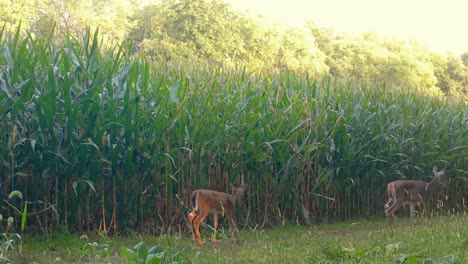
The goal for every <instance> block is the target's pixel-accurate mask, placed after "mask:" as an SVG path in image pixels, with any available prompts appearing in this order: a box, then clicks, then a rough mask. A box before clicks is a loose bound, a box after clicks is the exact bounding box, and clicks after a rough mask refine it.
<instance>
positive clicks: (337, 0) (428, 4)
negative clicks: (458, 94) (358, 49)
mask: <svg viewBox="0 0 468 264" xmlns="http://www.w3.org/2000/svg"><path fill="white" fill-rule="evenodd" d="M225 1H226V2H228V3H230V4H231V5H232V7H233V8H235V9H238V10H240V11H242V12H245V11H247V12H250V13H252V14H261V15H263V16H264V17H265V18H266V19H267V20H269V21H272V22H278V23H284V22H285V23H287V24H291V25H294V26H302V25H304V22H305V21H313V22H315V23H316V24H317V25H319V26H323V27H329V28H331V29H332V30H334V31H335V32H338V33H361V32H370V31H372V32H375V33H377V34H379V35H383V36H395V37H398V38H400V39H404V40H407V39H415V40H417V41H418V42H420V43H421V44H422V45H424V46H426V47H428V48H430V49H432V50H434V51H438V52H442V53H445V52H449V51H451V52H454V53H456V54H458V55H460V54H462V53H463V52H464V51H468V0H225Z"/></svg>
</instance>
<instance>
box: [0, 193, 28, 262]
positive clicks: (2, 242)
mask: <svg viewBox="0 0 468 264" xmlns="http://www.w3.org/2000/svg"><path fill="white" fill-rule="evenodd" d="M14 197H18V198H19V199H21V200H22V199H23V194H22V193H21V192H20V191H12V192H11V193H10V195H9V196H8V200H6V199H3V201H4V202H5V203H6V204H7V205H8V206H9V207H10V208H12V209H13V210H14V211H15V212H17V213H18V214H20V215H21V216H22V217H21V232H23V231H24V228H25V226H26V216H27V209H28V205H27V203H24V209H23V211H22V212H21V211H20V210H19V209H18V208H17V207H16V206H15V205H13V203H12V202H11V201H10V200H12V199H13V198H14ZM5 222H6V225H4V223H5ZM14 222H15V219H14V218H13V217H12V216H10V217H8V218H7V219H4V218H3V215H1V214H0V228H1V229H2V233H1V234H0V261H3V262H6V263H10V259H9V258H8V257H7V256H8V253H9V251H11V250H15V249H16V247H15V245H16V244H18V243H19V252H20V253H22V241H23V240H22V237H21V235H20V234H18V233H15V232H13V233H12V232H10V231H11V230H12V229H13V226H14Z"/></svg>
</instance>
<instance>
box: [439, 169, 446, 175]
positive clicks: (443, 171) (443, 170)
mask: <svg viewBox="0 0 468 264" xmlns="http://www.w3.org/2000/svg"><path fill="white" fill-rule="evenodd" d="M446 171H447V168H443V169H442V170H441V171H439V173H441V174H444V175H445V172H446Z"/></svg>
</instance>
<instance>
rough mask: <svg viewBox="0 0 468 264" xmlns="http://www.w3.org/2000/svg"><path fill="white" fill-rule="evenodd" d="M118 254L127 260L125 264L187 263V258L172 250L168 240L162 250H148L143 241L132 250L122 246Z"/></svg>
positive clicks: (154, 248) (160, 248)
mask: <svg viewBox="0 0 468 264" xmlns="http://www.w3.org/2000/svg"><path fill="white" fill-rule="evenodd" d="M120 253H121V255H122V256H123V257H124V258H125V259H126V260H127V263H141V264H159V263H185V262H187V256H186V255H185V254H184V253H183V252H178V251H177V250H175V249H173V248H172V247H171V242H170V240H169V239H168V247H167V248H166V249H163V248H162V247H161V246H153V247H151V248H148V247H147V245H146V243H145V242H144V241H140V242H138V243H137V244H136V245H135V246H134V247H133V249H130V248H128V247H125V246H122V247H121V248H120Z"/></svg>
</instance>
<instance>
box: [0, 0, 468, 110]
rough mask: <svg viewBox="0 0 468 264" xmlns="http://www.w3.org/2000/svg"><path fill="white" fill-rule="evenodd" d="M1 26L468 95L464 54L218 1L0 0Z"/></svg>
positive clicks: (168, 58)
mask: <svg viewBox="0 0 468 264" xmlns="http://www.w3.org/2000/svg"><path fill="white" fill-rule="evenodd" d="M20 25H21V26H20ZM0 26H2V28H3V30H2V31H4V32H5V33H7V34H10V33H11V32H13V33H12V34H14V32H15V30H16V29H18V31H20V32H21V34H22V35H28V34H30V35H31V37H34V38H36V37H47V36H53V37H54V40H55V41H57V42H61V41H63V39H64V38H65V37H66V36H67V35H72V36H74V37H79V36H80V34H81V32H84V31H85V30H86V29H88V28H89V29H90V30H91V31H95V30H96V29H98V28H99V30H100V32H101V34H100V39H102V43H103V45H104V46H107V47H114V46H116V45H119V44H120V43H122V41H123V40H125V41H129V42H132V43H133V46H134V47H135V48H136V49H135V50H134V51H132V52H134V53H135V54H137V55H140V54H142V55H144V56H146V57H147V58H148V59H150V60H154V61H158V62H163V63H169V64H170V65H185V66H187V65H192V66H193V67H198V68H199V67H210V68H217V69H223V70H226V69H245V70H246V71H247V72H249V73H267V74H271V73H278V72H280V71H283V70H288V71H293V72H295V73H299V74H308V75H309V76H313V78H315V79H317V78H320V77H322V76H324V75H327V74H330V75H331V76H333V77H334V78H336V79H340V80H344V81H350V82H358V83H368V84H372V85H374V84H376V85H382V84H385V85H386V87H388V88H389V89H390V88H392V89H408V90H412V91H414V90H417V91H419V92H424V93H427V94H430V95H438V96H445V97H447V98H449V99H450V100H457V101H461V102H464V103H466V102H467V97H468V92H467V91H466V87H467V86H468V84H467V80H468V78H467V76H468V66H467V63H466V56H465V55H464V54H457V55H453V54H445V55H442V54H436V53H434V52H431V51H429V50H428V49H426V48H424V47H422V46H421V45H419V44H418V43H417V42H415V41H402V40H399V39H395V38H391V39H390V38H386V37H385V36H378V35H376V34H373V33H365V34H361V35H344V34H337V33H335V32H333V31H332V30H330V29H325V28H322V27H320V26H317V25H316V24H314V23H312V22H311V23H309V25H308V26H307V27H306V30H303V29H299V28H288V27H281V26H276V25H271V24H268V23H266V21H264V20H262V19H261V18H252V17H249V16H248V15H246V14H242V13H239V12H236V11H234V10H233V9H232V8H231V7H230V6H229V5H228V4H226V3H225V2H224V1H222V0H215V1H209V0H164V1H143V2H141V1H134V0H119V1H88V0H35V1H32V0H16V1H11V0H7V1H2V2H0ZM459 55H461V57H458V56H459Z"/></svg>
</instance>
